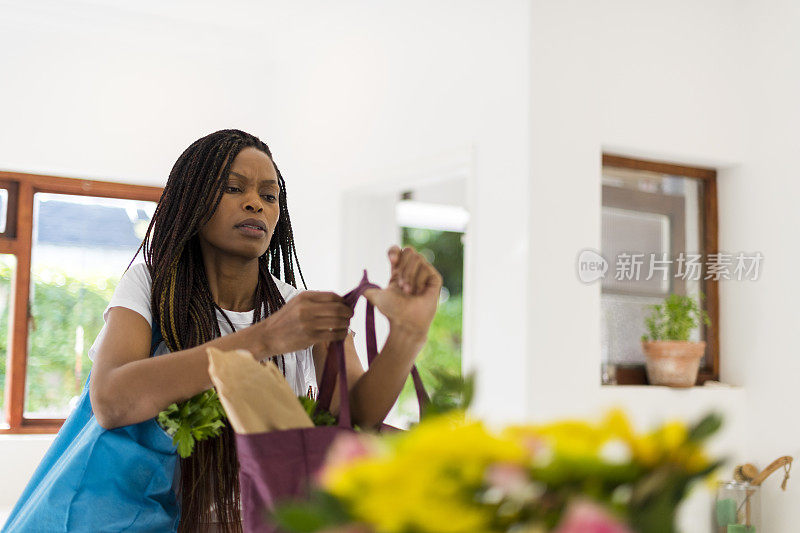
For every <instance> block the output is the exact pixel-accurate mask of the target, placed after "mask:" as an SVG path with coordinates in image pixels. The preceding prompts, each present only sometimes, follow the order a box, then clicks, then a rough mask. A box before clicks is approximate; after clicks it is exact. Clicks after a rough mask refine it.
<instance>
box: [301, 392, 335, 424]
mask: <svg viewBox="0 0 800 533" xmlns="http://www.w3.org/2000/svg"><path fill="white" fill-rule="evenodd" d="M297 398H298V399H299V400H300V403H301V404H302V406H303V409H305V411H306V414H308V416H309V417H310V418H311V421H312V422H313V423H314V425H315V426H335V425H336V417H334V416H333V415H332V414H330V413H329V412H328V411H326V410H324V409H320V410H319V411H317V402H316V400H312V399H311V398H308V397H306V396H298V397H297Z"/></svg>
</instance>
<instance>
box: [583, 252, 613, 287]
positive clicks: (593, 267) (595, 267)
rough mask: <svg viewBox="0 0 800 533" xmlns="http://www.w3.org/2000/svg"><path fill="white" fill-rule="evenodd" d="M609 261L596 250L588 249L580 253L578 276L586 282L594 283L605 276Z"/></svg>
mask: <svg viewBox="0 0 800 533" xmlns="http://www.w3.org/2000/svg"><path fill="white" fill-rule="evenodd" d="M606 272H608V261H606V260H605V258H604V257H603V256H602V255H600V253H599V252H596V251H595V250H590V249H586V250H583V251H581V253H580V255H578V278H580V280H581V281H582V282H584V283H592V282H595V281H597V280H598V279H601V278H603V277H605V275H606Z"/></svg>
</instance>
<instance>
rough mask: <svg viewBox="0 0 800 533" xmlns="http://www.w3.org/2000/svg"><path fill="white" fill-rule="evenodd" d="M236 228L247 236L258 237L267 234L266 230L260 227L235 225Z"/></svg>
mask: <svg viewBox="0 0 800 533" xmlns="http://www.w3.org/2000/svg"><path fill="white" fill-rule="evenodd" d="M236 229H238V230H239V231H240V232H242V233H243V234H244V235H246V236H248V237H255V238H259V239H260V238H261V237H263V236H265V235H266V234H267V232H266V231H264V230H263V229H261V228H257V227H255V226H247V225H241V226H237V227H236Z"/></svg>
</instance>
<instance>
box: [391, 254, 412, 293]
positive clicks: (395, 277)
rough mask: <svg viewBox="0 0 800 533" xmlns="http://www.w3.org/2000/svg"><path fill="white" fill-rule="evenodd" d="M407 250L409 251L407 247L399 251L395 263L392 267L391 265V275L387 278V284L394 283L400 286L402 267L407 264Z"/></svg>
mask: <svg viewBox="0 0 800 533" xmlns="http://www.w3.org/2000/svg"><path fill="white" fill-rule="evenodd" d="M407 250H409V248H408V247H406V248H403V249H402V250H400V252H399V255H398V257H397V261H396V262H395V263H394V265H392V275H391V277H390V278H389V283H393V282H394V283H397V284H398V285H399V284H400V279H401V275H402V272H403V266H404V265H405V264H406V263H407V262H408V258H409V254H408V251H407Z"/></svg>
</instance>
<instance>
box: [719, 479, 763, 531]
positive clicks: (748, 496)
mask: <svg viewBox="0 0 800 533" xmlns="http://www.w3.org/2000/svg"><path fill="white" fill-rule="evenodd" d="M714 510H715V513H714V525H715V529H714V532H715V533H758V531H760V530H761V487H759V486H756V485H751V484H750V483H746V482H745V483H739V482H737V481H721V482H719V483H718V484H717V497H716V502H715V505H714Z"/></svg>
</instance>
